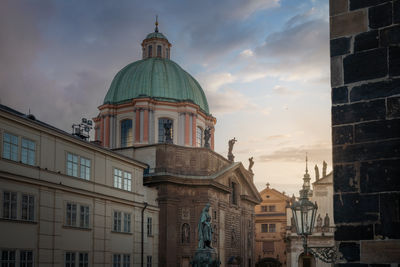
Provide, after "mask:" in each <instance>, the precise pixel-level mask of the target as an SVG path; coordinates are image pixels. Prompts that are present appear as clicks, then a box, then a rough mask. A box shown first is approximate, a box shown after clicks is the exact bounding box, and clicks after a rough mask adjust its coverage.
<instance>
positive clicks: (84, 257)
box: [79, 252, 89, 267]
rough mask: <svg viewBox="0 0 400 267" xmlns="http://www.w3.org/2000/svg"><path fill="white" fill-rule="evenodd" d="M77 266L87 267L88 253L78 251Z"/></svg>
mask: <svg viewBox="0 0 400 267" xmlns="http://www.w3.org/2000/svg"><path fill="white" fill-rule="evenodd" d="M79 267H89V253H87V252H79Z"/></svg>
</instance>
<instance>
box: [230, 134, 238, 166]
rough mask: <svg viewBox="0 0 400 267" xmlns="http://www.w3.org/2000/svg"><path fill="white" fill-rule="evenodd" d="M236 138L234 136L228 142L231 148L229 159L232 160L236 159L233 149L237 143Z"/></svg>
mask: <svg viewBox="0 0 400 267" xmlns="http://www.w3.org/2000/svg"><path fill="white" fill-rule="evenodd" d="M236 141H237V140H236V138H235V137H234V138H233V139H231V140H229V142H228V146H229V150H228V159H229V160H230V161H233V160H234V159H235V156H234V155H233V154H232V150H233V145H234V144H235V143H236Z"/></svg>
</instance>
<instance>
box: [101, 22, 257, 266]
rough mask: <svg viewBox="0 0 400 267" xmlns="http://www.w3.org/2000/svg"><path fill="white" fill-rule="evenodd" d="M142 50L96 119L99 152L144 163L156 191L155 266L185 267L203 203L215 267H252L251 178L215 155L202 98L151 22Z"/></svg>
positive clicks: (122, 73)
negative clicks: (218, 263)
mask: <svg viewBox="0 0 400 267" xmlns="http://www.w3.org/2000/svg"><path fill="white" fill-rule="evenodd" d="M141 45H142V59H141V60H139V61H136V62H133V63H131V64H129V65H127V66H126V67H124V68H123V69H122V70H121V71H119V72H118V73H117V75H116V76H115V78H114V80H113V81H112V83H111V86H110V89H109V91H108V93H107V95H106V96H105V98H104V102H103V104H102V105H101V106H100V107H99V115H98V116H97V117H96V118H94V121H95V129H96V138H97V140H99V142H100V143H101V144H102V145H103V146H104V147H107V148H110V149H112V150H113V151H115V152H118V153H120V154H123V155H125V156H127V157H129V158H133V159H136V160H139V161H143V162H145V163H146V164H147V165H148V168H147V170H146V171H145V174H144V184H145V185H146V186H148V187H150V188H155V189H157V192H158V196H157V202H158V204H159V208H160V217H159V250H158V251H159V258H158V262H159V266H174V267H175V266H182V267H188V266H189V264H190V261H191V258H192V257H193V256H194V253H195V251H196V248H197V247H198V226H197V223H198V219H199V216H200V214H201V211H202V209H203V208H204V206H205V205H206V204H207V203H209V204H210V215H211V224H212V229H213V241H212V244H211V246H212V247H213V248H214V249H215V250H216V252H217V253H218V256H219V258H220V261H221V266H253V265H254V260H255V258H254V229H253V225H254V206H255V205H256V204H257V203H259V202H260V200H261V199H260V196H259V193H258V192H257V190H256V188H255V186H254V184H253V173H252V172H251V171H248V170H246V169H245V168H244V166H243V165H242V163H240V162H234V161H233V155H231V156H230V160H229V159H226V158H225V157H223V156H221V155H219V154H217V153H215V152H214V151H213V150H214V125H215V123H216V119H215V118H214V117H213V116H212V115H211V113H210V111H209V107H208V102H207V98H206V96H205V94H204V92H203V89H202V88H201V86H200V84H199V83H198V82H197V81H196V80H195V79H194V78H193V77H192V76H191V75H190V74H189V73H187V72H186V71H185V70H183V69H182V68H181V67H180V66H179V65H178V64H177V63H175V62H173V61H172V60H171V59H170V57H171V47H172V45H171V43H170V42H169V41H168V39H167V38H166V37H165V36H164V35H163V34H162V33H160V32H159V31H158V25H157V24H156V29H155V31H154V32H153V33H150V34H148V35H147V37H146V38H145V39H144V40H143V42H142V44H141ZM235 141H236V140H235ZM233 144H234V141H233V142H232V146H233ZM230 151H231V150H230Z"/></svg>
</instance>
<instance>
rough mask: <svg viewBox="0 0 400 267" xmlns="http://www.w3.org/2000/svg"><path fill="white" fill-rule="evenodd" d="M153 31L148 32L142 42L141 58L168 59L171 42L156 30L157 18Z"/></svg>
mask: <svg viewBox="0 0 400 267" xmlns="http://www.w3.org/2000/svg"><path fill="white" fill-rule="evenodd" d="M155 25H156V28H155V29H154V32H152V33H149V34H148V35H147V36H146V39H144V40H143V42H142V58H143V59H146V58H153V57H158V58H166V59H170V56H171V55H170V51H171V46H172V45H171V43H170V42H169V41H168V39H167V38H166V37H165V36H164V34H162V33H161V32H159V31H158V18H157V17H156V22H155Z"/></svg>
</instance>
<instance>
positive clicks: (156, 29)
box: [154, 15, 158, 32]
mask: <svg viewBox="0 0 400 267" xmlns="http://www.w3.org/2000/svg"><path fill="white" fill-rule="evenodd" d="M155 24H156V28H155V29H154V31H155V32H158V15H156V23H155Z"/></svg>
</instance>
